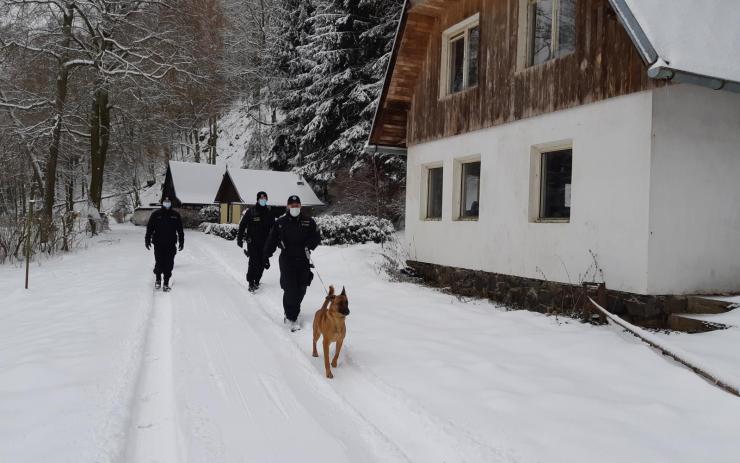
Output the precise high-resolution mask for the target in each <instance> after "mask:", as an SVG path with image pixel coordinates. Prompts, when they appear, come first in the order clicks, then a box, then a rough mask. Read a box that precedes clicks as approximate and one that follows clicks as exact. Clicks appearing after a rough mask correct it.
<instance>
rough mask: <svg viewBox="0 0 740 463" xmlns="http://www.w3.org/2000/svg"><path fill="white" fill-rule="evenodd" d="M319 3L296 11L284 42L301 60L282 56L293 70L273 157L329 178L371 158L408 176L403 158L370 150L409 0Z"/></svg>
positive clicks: (311, 174)
mask: <svg viewBox="0 0 740 463" xmlns="http://www.w3.org/2000/svg"><path fill="white" fill-rule="evenodd" d="M286 3H295V2H289V1H287V0H286ZM298 3H299V4H305V3H306V2H298ZM315 6H316V8H315V9H314V10H313V11H312V14H311V15H310V16H303V17H301V18H300V21H298V20H297V18H295V16H294V17H293V18H291V19H292V20H291V21H290V26H291V27H292V29H287V28H286V29H285V39H284V40H286V41H290V44H291V45H293V48H291V47H282V48H283V49H282V52H283V55H282V56H284V57H285V58H289V59H286V60H285V62H286V63H291V64H293V65H294V67H292V68H291V67H289V66H285V65H284V64H283V69H285V70H286V74H287V75H288V79H287V80H286V87H287V90H288V91H287V92H286V93H285V96H286V97H285V99H284V100H283V101H284V105H283V106H282V109H283V112H284V116H285V118H284V119H283V120H282V121H281V122H280V123H279V124H278V129H277V131H276V136H275V142H274V146H273V150H272V152H273V159H274V160H275V161H281V162H282V164H283V165H279V164H280V162H274V165H275V166H276V167H284V168H285V167H290V168H293V169H294V170H297V171H298V172H300V173H302V174H304V175H306V176H307V177H308V178H310V179H312V180H314V181H318V182H319V183H321V184H324V185H326V183H328V182H329V181H331V180H332V179H333V178H334V176H335V174H336V173H337V172H338V171H339V170H343V169H349V171H350V172H356V171H359V170H361V169H363V168H367V167H368V166H370V165H372V168H373V174H374V175H376V176H377V175H378V170H381V171H382V173H383V175H385V176H388V175H391V176H392V177H393V178H395V179H397V180H402V178H403V175H402V172H403V168H404V166H403V162H402V160H397V159H394V158H387V159H386V158H378V157H370V156H369V155H367V154H365V153H364V152H363V147H364V144H365V142H366V140H367V137H368V134H369V130H370V125H371V123H372V117H373V115H374V113H375V107H376V104H377V100H378V97H379V95H380V90H381V88H382V81H383V77H384V75H385V69H386V67H387V64H388V60H389V57H390V52H391V48H392V43H393V36H394V33H395V29H396V24H397V18H398V13H399V11H400V8H401V6H402V2H401V1H400V0H355V1H352V0H317V2H316V5H315ZM296 31H300V34H297V33H296ZM278 56H279V55H278ZM285 58H284V59H285Z"/></svg>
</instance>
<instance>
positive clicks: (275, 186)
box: [214, 169, 324, 206]
mask: <svg viewBox="0 0 740 463" xmlns="http://www.w3.org/2000/svg"><path fill="white" fill-rule="evenodd" d="M219 183H220V187H218V194H214V197H215V199H216V201H217V202H224V203H243V204H252V203H254V202H255V201H256V199H257V192H259V191H264V192H265V193H267V196H268V198H269V201H270V204H272V205H281V204H285V203H286V202H287V201H288V197H289V196H291V195H298V196H299V197H300V198H301V204H302V205H304V206H323V204H324V203H322V202H321V200H320V199H319V198H318V197H317V196H316V193H314V191H313V189H312V188H311V186H310V185H309V184H308V182H306V180H305V179H304V178H303V177H302V176H300V175H298V174H296V173H294V172H277V171H272V170H256V169H231V170H227V171H226V173H225V174H224V175H223V178H222V180H221V181H220V182H219Z"/></svg>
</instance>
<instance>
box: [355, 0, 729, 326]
mask: <svg viewBox="0 0 740 463" xmlns="http://www.w3.org/2000/svg"><path fill="white" fill-rule="evenodd" d="M710 3H711V5H709V4H708V3H707V2H697V1H694V0H672V1H670V2H666V1H658V0H513V1H508V0H458V1H440V0H427V1H424V0H410V1H407V3H406V7H405V8H404V12H403V17H402V20H401V23H400V26H399V30H398V33H397V37H396V41H395V44H394V50H393V55H392V59H391V64H390V67H389V69H388V72H387V76H386V81H385V86H384V89H383V93H382V96H381V101H380V105H379V108H378V111H377V114H376V117H375V121H374V124H373V129H372V133H371V136H370V140H369V143H368V145H369V146H368V149H369V150H371V151H374V150H381V151H392V152H398V153H401V154H403V153H405V154H406V155H407V157H408V171H407V196H406V206H407V207H406V235H405V236H406V239H407V240H408V248H409V252H410V255H411V259H412V261H413V262H412V264H413V265H415V266H417V267H419V268H421V269H422V270H423V272H422V273H423V274H425V276H428V277H430V278H432V279H434V278H437V279H444V278H447V279H449V278H452V277H450V276H449V274H450V272H452V271H453V270H452V269H454V272H457V273H455V274H456V275H458V279H460V278H461V277H460V276H459V275H467V277H470V278H473V277H475V278H477V279H478V280H480V281H484V282H483V283H476V284H475V286H476V288H475V289H476V291H478V292H484V293H486V292H487V294H488V295H489V296H491V297H493V298H499V299H501V298H506V297H508V298H511V297H513V298H514V299H516V298H517V297H519V296H517V295H514V296H511V295H510V294H503V293H505V292H506V291H505V290H500V289H501V288H500V287H504V288H506V287H511V286H512V285H515V286H522V287H523V288H524V290H525V292H526V290H527V287H530V288H535V289H536V288H538V287H539V285H541V282H542V281H543V280H546V281H548V282H558V283H563V284H569V283H572V284H578V283H580V282H582V281H586V280H589V281H590V280H596V281H602V279H603V281H604V282H605V283H606V286H607V287H608V288H609V289H610V290H613V292H614V293H615V294H616V293H617V292H618V293H620V294H621V295H620V296H619V297H618V298H616V299H620V300H621V301H622V302H624V301H625V300H629V299H630V298H632V299H634V300H639V301H641V302H642V303H644V304H648V305H649V304H653V306H652V307H653V308H655V304H656V303H657V305H658V308H657V309H655V311H654V312H655V313H643V314H632V315H635V318H636V319H637V318H641V317H642V318H651V317H665V316H666V315H667V314H668V313H670V312H671V311H672V310H675V308H671V307H669V306H670V305H671V303H670V302H666V301H668V300H669V299H666V298H663V297H661V298H656V297H655V296H663V295H686V294H696V293H715V292H740V181H738V180H737V179H738V178H740V94H739V93H737V92H740V61H739V60H738V59H737V57H738V56H740V53H739V52H740V27H738V24H740V2H737V1H734V0H717V1H714V2H710ZM461 269H464V270H468V271H470V272H468V273H465V272H464V271H462V270H461ZM481 274H483V275H487V278H488V280H487V281H488V283H485V281H486V279H485V278H483V277H481ZM467 277H466V278H467ZM481 278H483V279H482V280H481ZM512 282H516V284H514V283H512ZM448 283H449V282H448ZM458 283H459V286H461V287H463V288H464V287H466V286H465V284H464V283H460V282H458ZM453 286H454V285H453ZM494 286H497V287H498V288H497V287H494ZM535 293H536V291H535V292H534V293H533V292H532V291H530V292H529V294H530V295H531V301H530V300H529V299H528V300H527V301H528V302H533V303H537V304H539V305H540V306H541V308H543V310H544V308H545V307H544V306H547V305H548V302H547V301H545V302H543V301H538V298H537V297H536V294H535ZM525 299H526V297H525V296H521V299H520V302H524V300H525ZM651 301H652V302H651ZM656 301H657V302H656ZM617 302H619V301H617ZM623 310H624V309H623ZM651 310H652V309H649V308H648V309H644V310H643V311H646V312H651Z"/></svg>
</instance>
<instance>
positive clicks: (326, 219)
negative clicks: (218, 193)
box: [198, 214, 396, 246]
mask: <svg viewBox="0 0 740 463" xmlns="http://www.w3.org/2000/svg"><path fill="white" fill-rule="evenodd" d="M314 220H316V225H318V227H319V231H320V232H321V244H323V245H325V246H332V245H335V244H355V243H367V242H368V241H373V242H375V243H381V242H386V241H388V239H389V238H391V237H392V236H393V233H395V231H396V230H395V229H394V228H393V223H391V221H390V220H388V219H379V218H378V217H374V216H372V215H351V214H343V215H321V216H318V217H315V218H314ZM198 228H199V229H200V231H202V232H203V233H205V234H207V235H216V236H220V237H221V238H224V239H227V240H229V241H233V240H235V239H236V235H237V233H239V225H237V224H231V223H228V224H218V223H205V222H204V223H201V224H200V226H199V227H198Z"/></svg>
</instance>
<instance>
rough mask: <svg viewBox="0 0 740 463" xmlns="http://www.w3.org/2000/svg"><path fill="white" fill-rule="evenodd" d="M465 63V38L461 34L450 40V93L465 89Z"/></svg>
mask: <svg viewBox="0 0 740 463" xmlns="http://www.w3.org/2000/svg"><path fill="white" fill-rule="evenodd" d="M464 65H465V38H464V36H462V35H461V36H460V37H459V38H455V39H453V40H451V41H450V93H455V92H459V91H460V90H462V89H463V66H464Z"/></svg>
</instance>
